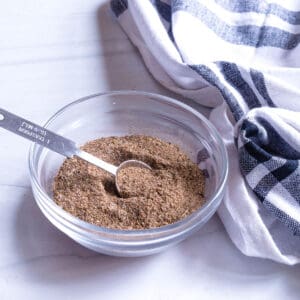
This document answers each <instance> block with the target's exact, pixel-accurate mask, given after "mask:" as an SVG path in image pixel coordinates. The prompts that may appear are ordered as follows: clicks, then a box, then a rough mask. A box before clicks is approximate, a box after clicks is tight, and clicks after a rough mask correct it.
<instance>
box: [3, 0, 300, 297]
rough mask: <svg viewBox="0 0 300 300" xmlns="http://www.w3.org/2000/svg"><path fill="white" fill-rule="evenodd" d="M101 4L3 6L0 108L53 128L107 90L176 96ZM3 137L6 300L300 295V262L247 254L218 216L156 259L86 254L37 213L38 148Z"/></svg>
mask: <svg viewBox="0 0 300 300" xmlns="http://www.w3.org/2000/svg"><path fill="white" fill-rule="evenodd" d="M101 3H105V1H102V0H97V1H96V0H89V1H84V0H76V1H75V0H63V1H58V0H52V1H36V0H27V1H21V0H10V1H3V2H2V3H1V10H0V36H1V38H0V87H1V100H0V105H1V107H3V108H6V109H8V110H11V111H12V112H15V113H18V114H21V115H23V116H24V117H27V118H31V119H32V120H34V121H36V122H39V123H44V122H45V121H46V119H47V118H49V117H50V115H52V114H53V113H54V112H55V111H56V110H57V109H59V108H60V107H61V106H63V105H65V104H67V103H69V102H70V101H73V100H75V99H77V98H80V97H82V96H86V95H89V94H92V93H96V92H99V91H105V90H115V89H139V90H146V91H155V92H158V93H162V94H165V95H171V93H170V92H167V91H166V90H164V89H163V88H162V87H161V86H159V85H158V84H157V83H156V82H155V81H154V80H153V79H152V78H151V76H150V75H149V73H148V72H147V71H146V69H145V67H144V65H143V63H142V61H141V59H140V57H139V55H138V53H137V52H136V50H135V49H134V48H133V47H132V45H131V44H130V42H129V41H128V39H127V38H126V36H125V35H124V34H123V32H122V31H121V30H120V28H119V26H118V24H117V23H116V22H115V21H114V20H113V18H112V16H111V15H110V13H108V12H107V10H108V6H107V5H101ZM173 96H174V95H173ZM175 98H179V97H178V96H175ZM0 141H1V147H0V203H1V210H0V220H1V234H0V299H66V300H67V299H83V298H84V299H106V300H109V299H183V298H188V299H221V298H227V299H241V298H243V297H247V300H250V299H280V298H283V299H299V294H300V281H299V278H300V266H295V267H288V266H282V265H279V264H276V263H273V262H270V261H266V260H259V259H253V258H248V257H245V256H243V255H242V254H241V253H240V252H239V251H238V250H236V249H235V247H234V246H233V245H232V243H231V241H230V240H229V239H228V236H227V234H226V233H225V232H224V229H223V227H222V225H221V224H220V222H219V220H218V219H217V217H215V218H213V219H212V220H211V221H210V222H209V223H208V224H207V226H205V227H204V228H203V229H202V230H201V231H200V232H198V233H197V234H195V235H194V236H193V237H191V238H189V239H188V240H186V241H184V242H182V243H181V244H179V245H178V246H176V247H173V248H171V249H169V250H168V251H166V252H164V253H161V254H158V255H154V256H149V257H145V258H137V259H125V258H112V257H108V256H103V255H99V254H97V253H94V252H92V251H89V250H87V249H84V248H82V247H81V246H79V245H77V244H75V243H74V242H73V241H72V240H70V239H69V238H67V237H66V236H64V235H63V234H62V233H60V232H59V231H58V230H57V229H56V228H54V227H53V226H52V225H51V224H50V223H49V222H48V221H47V220H46V219H45V218H44V217H43V215H42V214H41V213H40V211H39V209H38V208H37V206H36V204H35V202H34V199H33V196H32V193H31V190H30V187H29V179H28V171H27V150H28V146H29V143H27V142H26V141H24V140H23V139H21V138H19V137H15V136H13V135H11V134H10V133H7V132H5V131H4V130H1V129H0Z"/></svg>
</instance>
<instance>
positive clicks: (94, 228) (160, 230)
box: [28, 90, 228, 237]
mask: <svg viewBox="0 0 300 300" xmlns="http://www.w3.org/2000/svg"><path fill="white" fill-rule="evenodd" d="M114 95H115V96H118V95H120V96H124V95H135V96H146V97H149V98H154V99H155V100H160V101H163V102H164V103H167V104H171V105H173V106H176V107H178V108H180V109H183V110H185V111H187V112H188V113H191V114H193V115H195V116H196V117H197V118H199V119H200V120H201V121H202V122H203V123H204V124H205V126H206V127H207V128H208V131H209V133H210V134H212V136H213V137H214V139H215V140H216V141H217V144H218V146H219V148H220V150H221V157H222V169H221V175H220V181H219V183H218V185H217V188H216V189H215V191H214V193H213V195H212V196H211V197H210V199H208V200H207V201H206V203H205V204H204V205H203V206H202V207H200V208H199V209H197V210H196V211H195V212H193V213H192V214H190V215H189V216H187V217H185V218H184V219H181V220H179V221H177V222H175V223H172V224H169V225H165V226H161V227H157V228H151V229H138V230H135V229H134V230H131V229H130V230H129V229H127V230H122V229H112V228H107V227H102V226H98V225H94V224H91V223H88V222H85V221H83V220H81V219H79V218H77V217H75V216H73V215H72V214H70V213H68V212H67V211H65V210H64V209H62V208H61V207H60V206H58V205H57V204H56V203H55V202H54V200H53V199H52V198H51V197H49V196H48V194H47V193H46V192H45V190H44V188H43V187H42V186H41V184H40V182H39V180H38V176H37V171H36V167H35V163H36V161H35V157H36V154H37V151H38V149H40V148H43V147H42V146H40V145H38V144H36V143H32V144H31V146H30V149H29V155H28V164H29V173H30V177H31V178H30V179H31V184H32V185H34V186H35V187H36V188H37V190H38V191H39V193H40V194H41V195H42V197H43V198H44V199H46V201H47V202H48V204H49V205H50V206H52V207H53V209H54V210H55V211H56V213H58V215H60V214H61V215H62V216H59V217H63V218H64V219H66V220H67V221H69V222H70V223H71V224H72V225H76V226H78V227H80V228H81V229H83V230H85V231H88V232H95V233H105V234H111V235H113V236H114V235H117V236H124V237H126V236H129V237H140V236H150V237H151V236H152V235H153V234H168V233H172V232H173V233H176V229H179V228H181V227H183V225H185V224H188V223H192V225H194V226H195V225H196V224H197V223H198V222H199V220H197V219H198V218H197V217H199V215H201V214H204V213H205V212H206V211H209V208H210V207H211V206H212V205H213V204H214V203H215V201H216V200H217V199H218V198H219V196H220V194H222V192H223V190H224V188H225V185H226V181H227V176H228V155H227V151H226V147H225V145H224V142H223V140H222V138H221V136H220V134H219V133H218V132H217V130H216V129H215V127H214V125H213V124H212V123H211V122H210V121H209V120H208V119H207V118H206V117H205V116H204V115H202V114H201V113H200V112H198V111H197V110H195V109H194V108H192V107H190V106H189V105H187V104H185V103H182V102H180V101H179V100H175V99H173V98H171V97H168V96H164V95H160V94H157V93H151V92H144V91H136V90H118V91H108V92H101V93H95V94H91V95H88V96H86V97H82V98H80V99H78V100H75V101H73V102H71V103H69V104H67V105H65V106H63V107H62V108H61V109H59V110H58V111H57V112H56V113H55V114H54V115H52V116H51V117H50V118H49V119H48V120H47V121H46V123H45V124H44V125H43V126H44V127H46V128H47V127H48V126H49V125H51V124H52V122H54V121H55V120H56V119H57V118H58V117H59V116H60V115H61V114H63V113H64V112H66V111H67V110H68V109H69V108H72V107H74V106H76V105H77V104H80V103H83V102H86V101H89V100H92V99H94V98H96V97H101V96H114ZM186 230H189V227H187V228H186ZM181 233H182V232H181V231H180V234H181Z"/></svg>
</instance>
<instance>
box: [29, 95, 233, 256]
mask: <svg viewBox="0 0 300 300" xmlns="http://www.w3.org/2000/svg"><path fill="white" fill-rule="evenodd" d="M45 127H46V128H48V129H50V130H53V131H54V132H57V133H58V134H61V135H64V136H65V137H68V138H70V139H72V140H74V141H76V142H77V143H78V145H81V144H84V143H85V142H87V141H89V140H92V139H96V138H99V137H105V136H122V135H129V134H144V135H152V136H156V137H159V138H161V139H163V140H167V141H170V142H173V143H175V144H178V145H179V146H180V147H181V148H182V149H183V150H184V151H185V152H186V153H187V154H188V155H189V156H190V157H191V159H192V160H193V161H195V162H197V163H198V164H199V167H200V168H202V169H205V173H206V176H207V180H206V192H205V193H206V199H207V201H206V204H205V205H204V206H203V207H201V208H200V209H199V210H197V211H196V212H194V213H193V214H191V215H190V216H188V217H186V218H185V219H183V220H181V221H179V222H176V223H174V224H171V225H167V226H163V227H160V228H156V229H146V230H113V229H108V228H104V227H100V226H96V225H92V224H89V223H86V222H84V221H82V220H80V219H78V218H76V217H74V216H72V215H71V214H69V213H67V212H66V211H64V210H63V209H62V208H60V207H59V206H58V205H56V203H55V202H54V201H53V199H52V183H53V179H54V176H55V174H56V172H57V171H58V168H59V167H60V165H61V163H62V162H63V160H64V158H63V157H62V156H61V155H59V154H56V153H54V152H52V151H49V150H47V149H45V148H43V147H41V146H39V145H37V144H33V145H32V147H31V149H30V153H29V168H30V177H31V184H32V189H33V194H34V197H35V199H36V202H37V204H38V206H39V207H40V209H41V211H42V212H43V214H44V215H45V216H46V218H47V219H48V220H49V221H50V222H51V223H52V224H53V225H54V226H56V227H57V228H58V229H59V230H61V231H62V232H64V233H65V234H66V235H68V236H69V237H70V238H72V239H73V240H75V241H76V242H78V243H79V244H81V245H83V246H85V247H87V248H89V249H92V250H94V251H97V252H100V253H104V254H109V255H116V256H142V255H148V254H152V253H156V252H159V251H161V250H163V249H165V248H166V247H169V246H171V245H173V244H175V243H178V242H180V241H182V240H183V239H185V238H186V237H188V236H189V235H191V234H192V233H193V232H195V231H196V230H197V229H199V228H200V227H201V226H203V225H204V224H205V223H206V222H207V221H208V220H209V219H210V218H211V217H212V215H213V214H214V213H215V211H216V210H217V208H218V206H219V204H220V202H221V200H222V197H223V194H224V187H225V184H226V178H227V173H228V159H227V154H226V150H225V147H224V144H223V142H222V140H221V138H220V136H219V134H218V133H217V131H216V130H215V128H214V127H213V126H212V125H211V123H210V122H209V121H208V120H207V119H206V118H205V117H204V116H202V115H201V114H200V113H198V112H197V111H195V110H194V109H192V108H191V107H189V106H187V105H185V104H183V103H181V102H179V101H176V100H174V99H171V98H168V97H164V96H161V95H156V94H151V93H144V92H135V91H120V92H110V93H104V94H97V95H92V96H89V97H86V98H83V99H80V100H78V101H75V102H73V103H71V104H69V105H67V106H66V107H64V108H62V109H61V110H60V111H58V112H57V113H56V114H55V115H54V116H53V117H52V118H51V119H50V120H49V121H48V122H47V123H46V124H45Z"/></svg>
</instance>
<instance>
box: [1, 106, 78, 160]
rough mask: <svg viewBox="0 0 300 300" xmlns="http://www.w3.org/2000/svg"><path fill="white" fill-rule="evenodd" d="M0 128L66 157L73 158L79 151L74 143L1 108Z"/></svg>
mask: <svg viewBox="0 0 300 300" xmlns="http://www.w3.org/2000/svg"><path fill="white" fill-rule="evenodd" d="M0 127H3V128H5V129H6V130H9V131H11V132H13V133H15V134H17V135H20V136H22V137H23V138H25V139H28V140H31V141H33V142H36V143H38V144H40V145H42V146H43V147H46V148H48V149H50V150H52V151H55V152H57V153H60V154H62V155H64V156H66V157H72V156H73V155H76V154H77V153H78V151H79V149H78V147H77V146H76V144H75V143H74V142H73V141H71V140H69V139H66V138H64V137H62V136H60V135H58V134H56V133H53V132H52V131H50V130H48V129H46V128H44V127H41V126H39V125H37V124H34V123H32V122H30V121H28V120H26V119H23V118H21V117H19V116H16V115H14V114H12V113H10V112H8V111H6V110H4V109H2V108H0Z"/></svg>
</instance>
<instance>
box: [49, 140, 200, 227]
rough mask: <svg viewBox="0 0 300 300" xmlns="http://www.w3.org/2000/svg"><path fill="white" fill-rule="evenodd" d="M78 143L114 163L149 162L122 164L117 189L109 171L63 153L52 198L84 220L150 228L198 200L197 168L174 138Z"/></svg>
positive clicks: (181, 213)
mask: <svg viewBox="0 0 300 300" xmlns="http://www.w3.org/2000/svg"><path fill="white" fill-rule="evenodd" d="M82 149H83V150H85V151H87V152H89V153H91V154H93V155H95V156H97V157H99V158H101V159H103V160H105V161H107V162H109V163H112V164H114V165H116V166H117V165H119V164H120V163H121V162H123V161H125V160H128V159H137V160H141V161H143V162H145V163H147V164H149V165H150V166H151V168H152V170H149V169H144V168H136V167H130V168H126V169H124V170H123V171H122V173H121V174H120V177H119V184H121V185H122V193H121V195H118V193H117V190H116V187H115V178H114V176H112V175H110V174H109V173H107V172H106V171H104V170H102V169H100V168H98V167H96V166H94V165H92V164H89V163H87V162H85V161H83V160H81V159H80V158H77V157H73V158H71V159H66V160H65V161H64V163H63V164H62V166H61V168H60V170H59V172H58V174H57V176H56V177H55V180H54V186H53V192H54V200H55V202H56V203H57V204H58V205H59V206H61V207H62V208H63V209H64V210H66V211H68V212H69V213H71V214H72V215H74V216H76V217H78V218H80V219H82V220H84V221H86V222H89V223H92V224H95V225H99V226H103V227H108V228H114V229H129V230H130V229H148V228H155V227H160V226H163V225H167V224H171V223H174V222H176V221H178V220H180V219H183V218H184V217H186V216H188V215H189V214H191V213H192V212H194V211H195V210H197V209H198V208H199V207H201V206H202V205H203V204H204V183H205V179H204V176H203V174H202V171H201V170H200V169H199V168H198V166H197V165H196V164H195V163H193V162H192V161H191V160H190V158H189V157H188V156H187V155H186V154H185V153H183V152H182V151H181V150H180V149H179V147H178V146H176V145H174V144H171V143H169V142H165V141H162V140H160V139H158V138H155V137H150V136H143V135H131V136H123V137H108V138H100V139H97V140H94V141H91V142H88V143H87V144H85V145H84V146H83V147H82Z"/></svg>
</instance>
